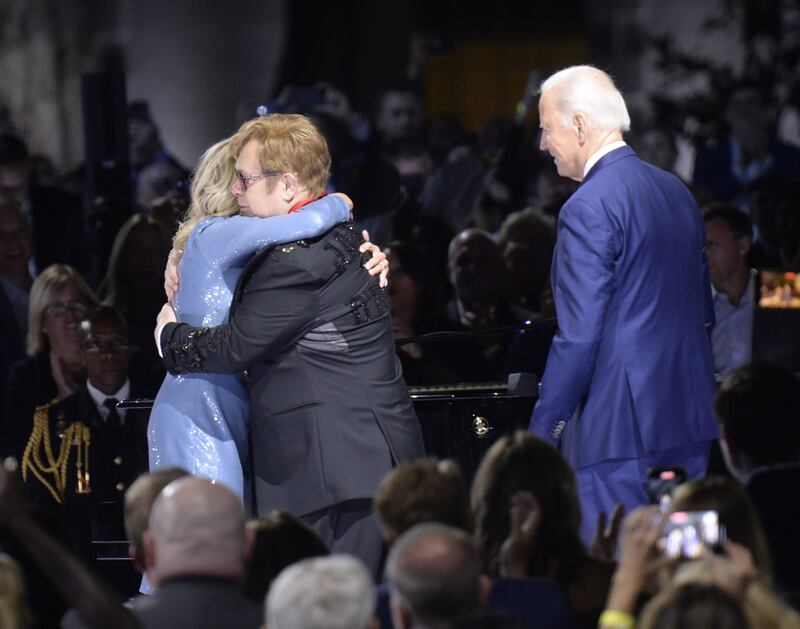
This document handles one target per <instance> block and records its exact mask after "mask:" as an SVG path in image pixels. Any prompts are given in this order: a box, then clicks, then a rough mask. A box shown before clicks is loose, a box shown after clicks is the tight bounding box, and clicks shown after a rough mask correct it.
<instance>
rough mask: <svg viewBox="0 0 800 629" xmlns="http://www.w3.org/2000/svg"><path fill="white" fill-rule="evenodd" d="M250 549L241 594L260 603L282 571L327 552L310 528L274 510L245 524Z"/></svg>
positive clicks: (286, 514)
mask: <svg viewBox="0 0 800 629" xmlns="http://www.w3.org/2000/svg"><path fill="white" fill-rule="evenodd" d="M246 526H247V530H248V531H249V532H250V534H251V535H252V536H253V547H252V550H251V551H250V556H249V558H248V561H247V578H246V580H245V586H244V592H245V594H247V596H249V597H250V598H251V599H252V600H254V601H257V602H258V603H261V602H263V601H264V597H265V596H266V595H267V592H268V591H269V588H270V586H271V585H272V582H273V581H274V580H275V578H276V577H277V576H278V575H279V574H280V573H281V571H282V570H283V569H284V568H287V567H288V566H290V565H292V564H293V563H296V562H298V561H300V560H301V559H308V558H309V557H321V556H323V555H328V554H329V553H330V551H329V550H328V547H327V546H326V545H325V543H324V542H323V541H322V540H321V539H320V538H319V536H318V535H317V534H316V533H315V532H314V529H312V528H311V527H310V526H308V525H307V524H305V523H304V522H302V521H301V520H299V519H298V518H296V517H295V516H293V515H292V514H291V513H289V512H288V511H273V512H272V513H270V514H269V515H267V516H266V517H264V518H258V519H257V520H250V521H248V522H247V525H246Z"/></svg>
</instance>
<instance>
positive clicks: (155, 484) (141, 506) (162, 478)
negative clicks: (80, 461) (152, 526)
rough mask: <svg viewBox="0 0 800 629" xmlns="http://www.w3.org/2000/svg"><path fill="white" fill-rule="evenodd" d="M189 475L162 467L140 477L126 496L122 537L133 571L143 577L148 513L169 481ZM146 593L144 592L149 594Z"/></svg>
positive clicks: (173, 468) (132, 484) (178, 470)
mask: <svg viewBox="0 0 800 629" xmlns="http://www.w3.org/2000/svg"><path fill="white" fill-rule="evenodd" d="M188 475H189V472H187V471H186V470H182V469H181V468H179V467H162V468H161V469H158V470H154V471H152V472H148V473H146V474H141V475H140V476H139V477H138V478H137V479H136V480H135V481H133V483H131V486H130V487H128V491H126V492H125V511H124V517H125V533H126V536H127V539H128V542H129V543H130V546H129V547H128V556H129V557H130V558H131V560H132V561H133V567H134V568H136V570H137V571H139V572H141V573H144V571H145V568H146V566H147V561H146V560H145V551H144V532H145V531H146V530H147V527H148V525H149V523H150V512H151V511H152V510H153V503H155V501H156V498H158V495H159V494H160V493H161V490H162V489H164V487H166V486H167V485H169V484H170V483H171V482H172V481H176V480H178V479H179V478H183V477H184V476H188ZM147 587H148V591H147V592H145V593H147V594H149V593H150V592H149V585H148V586H147Z"/></svg>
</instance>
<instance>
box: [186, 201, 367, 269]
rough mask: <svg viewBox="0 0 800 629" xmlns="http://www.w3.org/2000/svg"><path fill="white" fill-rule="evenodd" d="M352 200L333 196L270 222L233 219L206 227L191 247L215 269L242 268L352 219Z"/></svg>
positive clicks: (195, 234) (251, 218) (247, 218)
mask: <svg viewBox="0 0 800 629" xmlns="http://www.w3.org/2000/svg"><path fill="white" fill-rule="evenodd" d="M349 201H350V199H348V198H347V197H346V196H344V195H340V194H329V195H327V196H324V197H322V198H321V199H318V200H316V201H314V202H313V203H309V204H308V205H306V206H305V207H304V208H303V209H302V210H299V211H298V212H293V213H291V214H282V215H280V216H271V217H269V218H268V219H261V218H257V217H249V216H232V217H230V218H228V219H226V220H221V221H216V222H214V223H212V224H210V225H208V226H204V227H202V228H201V229H200V231H196V232H195V233H193V234H192V235H191V236H190V244H191V245H193V246H195V247H197V249H198V251H199V252H200V253H201V254H202V255H203V256H204V257H205V258H206V260H208V261H209V262H210V263H212V264H213V265H214V266H223V267H227V266H238V265H241V264H242V263H244V262H246V261H247V260H248V259H249V258H250V257H251V256H252V255H253V254H254V253H255V252H256V251H258V250H259V249H262V248H264V247H269V246H273V245H278V244H282V243H287V242H294V241H295V240H303V239H304V238H314V237H315V236H321V235H322V234H324V233H325V232H326V231H328V230H329V229H330V228H331V227H333V226H334V225H336V224H337V223H341V222H343V221H346V220H348V219H349V218H350V208H351V207H352V203H350V202H349ZM191 239H194V242H193V243H192V242H191Z"/></svg>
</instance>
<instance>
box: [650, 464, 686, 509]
mask: <svg viewBox="0 0 800 629" xmlns="http://www.w3.org/2000/svg"><path fill="white" fill-rule="evenodd" d="M685 482H686V470H685V469H683V468H682V467H651V468H650V469H648V470H647V496H648V497H649V498H650V502H651V504H663V503H664V501H665V500H666V501H668V500H669V497H670V495H671V494H672V490H673V489H674V488H675V487H677V486H678V485H680V484H681V483H685Z"/></svg>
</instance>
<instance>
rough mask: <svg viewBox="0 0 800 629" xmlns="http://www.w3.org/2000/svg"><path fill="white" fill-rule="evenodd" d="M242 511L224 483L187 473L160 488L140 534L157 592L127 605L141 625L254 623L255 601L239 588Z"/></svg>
mask: <svg viewBox="0 0 800 629" xmlns="http://www.w3.org/2000/svg"><path fill="white" fill-rule="evenodd" d="M245 537H246V536H245V526H244V512H243V510H242V505H241V502H240V501H239V499H238V498H237V497H236V496H235V495H234V494H233V492H231V491H230V490H229V489H227V488H226V487H224V486H223V485H220V484H215V483H213V482H211V481H209V480H207V479H204V478H196V477H188V478H181V479H180V480H177V481H174V482H172V483H170V484H169V485H167V487H165V488H164V489H163V490H162V492H161V494H160V495H159V497H158V498H157V499H156V502H155V504H154V505H153V510H152V513H151V514H150V528H149V529H148V530H147V531H146V532H145V534H144V547H145V558H146V565H147V574H148V576H149V577H150V580H151V581H152V583H153V585H154V586H155V587H156V592H155V594H154V595H153V596H141V597H139V598H136V599H134V601H133V602H132V604H131V607H132V609H133V611H134V613H135V614H136V616H137V618H138V619H139V622H140V623H141V625H142V627H144V628H145V629H160V628H162V627H163V628H164V629H181V628H182V627H186V628H187V629H189V628H191V629H203V628H204V627H208V628H209V629H210V628H212V627H213V628H215V629H217V628H219V627H230V628H233V627H237V628H238V627H242V628H247V627H253V628H255V627H258V626H259V625H260V623H261V607H260V606H259V605H258V604H257V603H255V602H253V601H251V600H249V599H248V598H247V597H245V595H244V594H243V593H242V591H241V582H242V580H243V578H244V571H245V556H246V554H247V550H248V544H247V543H246V540H245Z"/></svg>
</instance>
